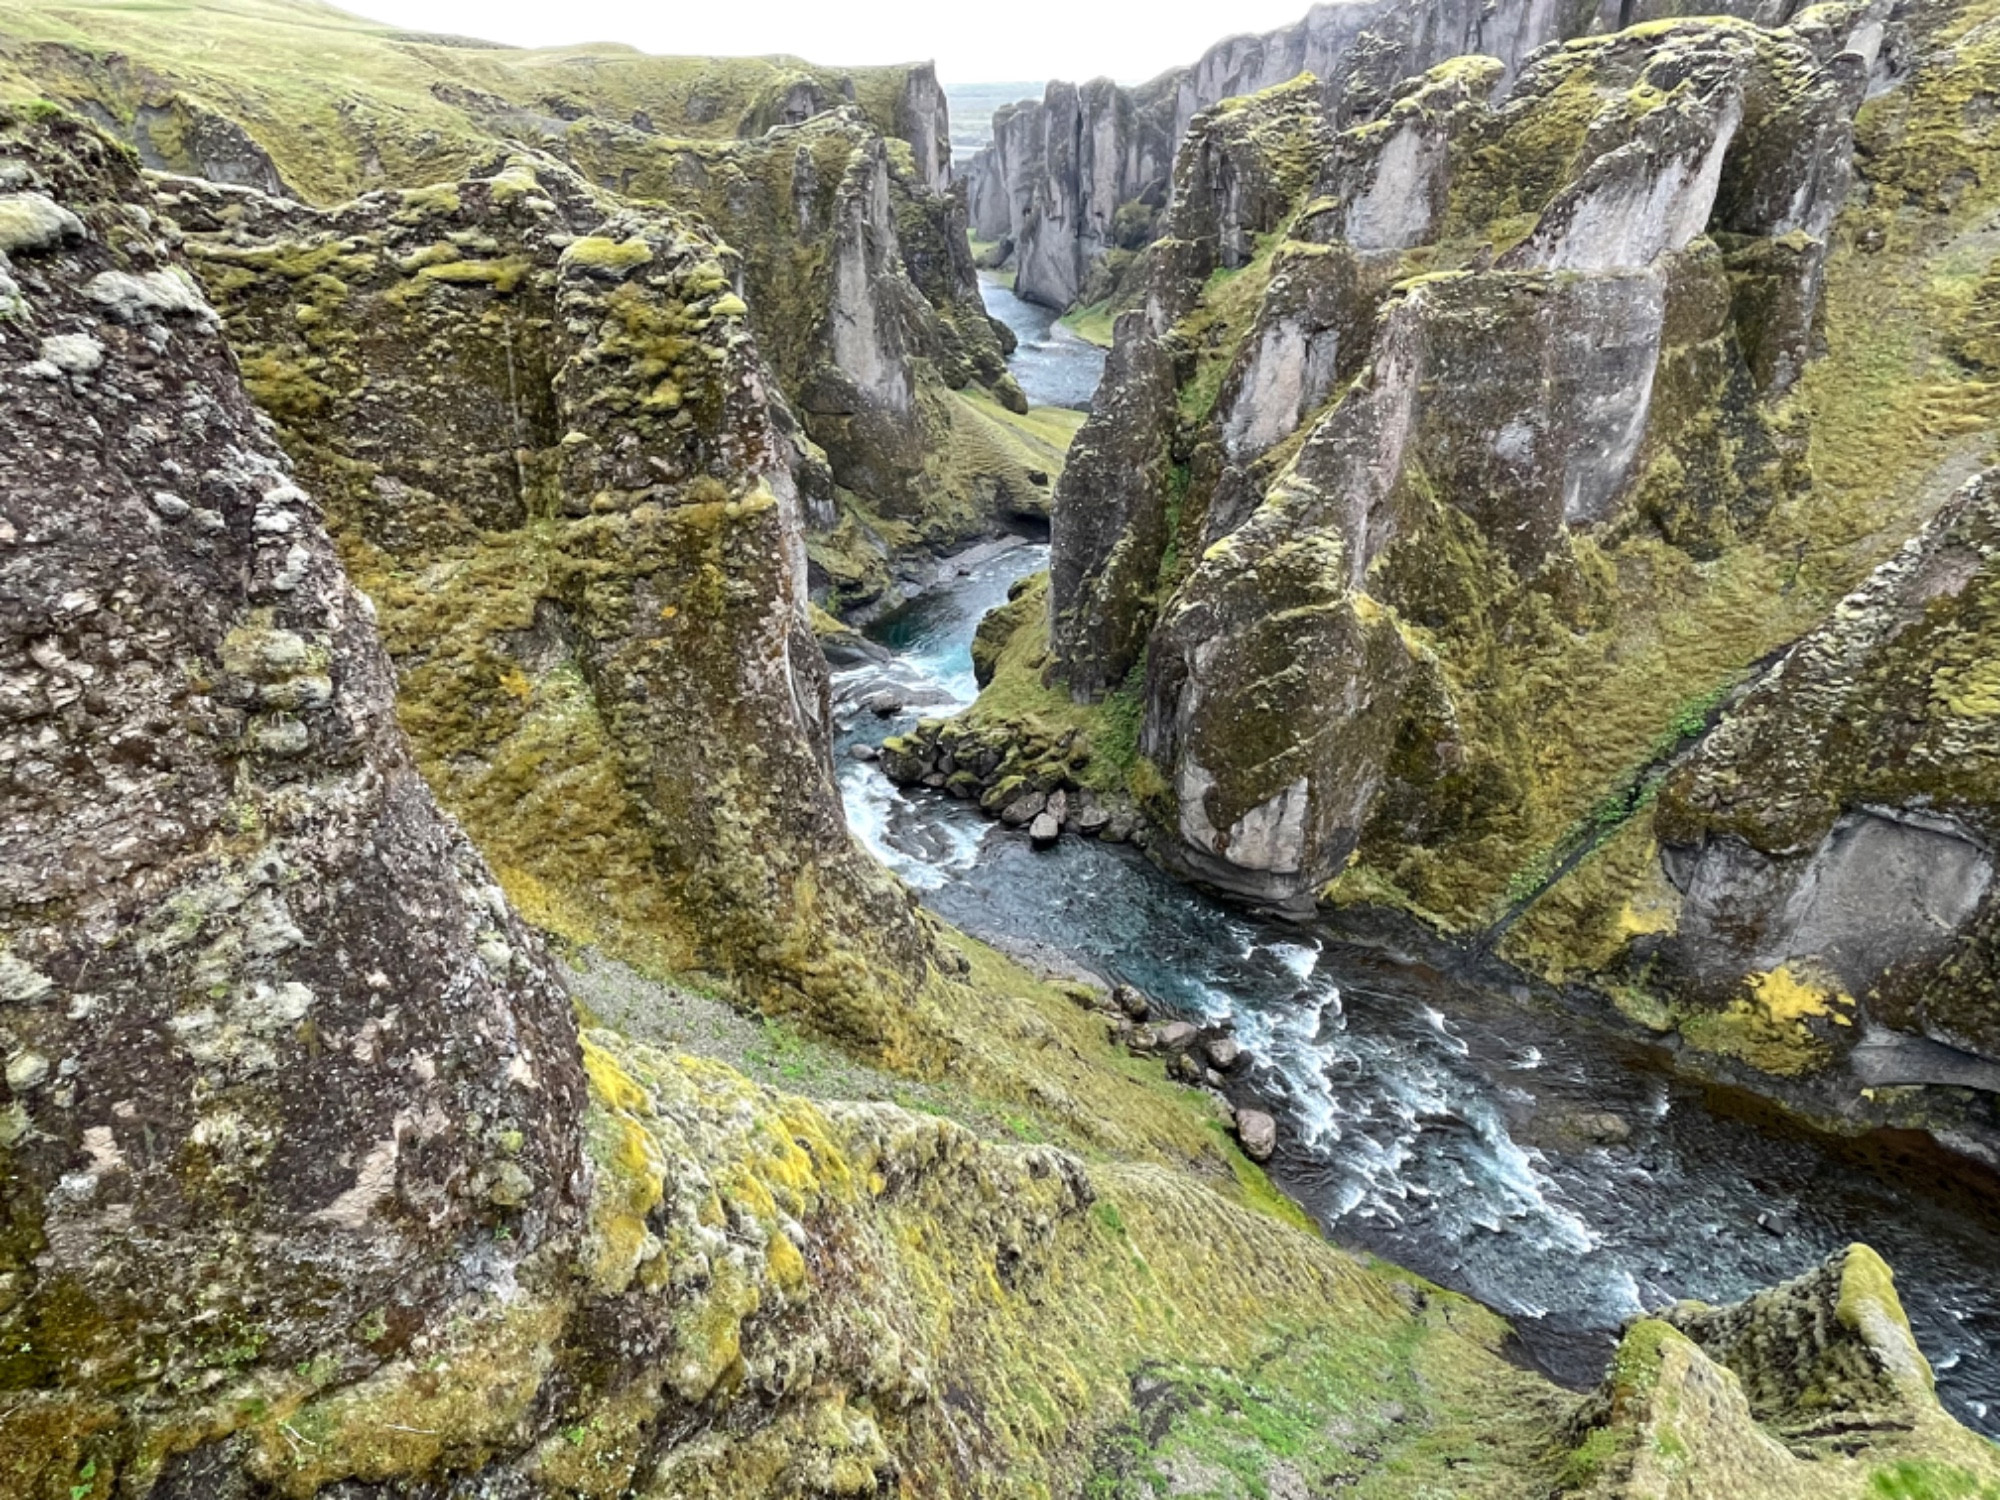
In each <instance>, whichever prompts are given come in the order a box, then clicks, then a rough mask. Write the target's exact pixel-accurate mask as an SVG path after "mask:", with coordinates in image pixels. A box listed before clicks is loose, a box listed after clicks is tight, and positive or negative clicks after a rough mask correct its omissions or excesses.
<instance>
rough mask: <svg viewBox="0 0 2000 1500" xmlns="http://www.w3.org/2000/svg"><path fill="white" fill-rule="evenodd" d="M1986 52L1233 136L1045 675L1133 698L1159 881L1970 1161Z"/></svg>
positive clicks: (1912, 50) (1692, 24) (1569, 55)
mask: <svg viewBox="0 0 2000 1500" xmlns="http://www.w3.org/2000/svg"><path fill="white" fill-rule="evenodd" d="M1992 24H1993V23H1992V21H1991V19H1990V15H1989V12H1988V10H1987V9H1986V8H1984V7H1982V6H1981V5H1979V4H1969V5H1924V6H1893V7H1892V6H1888V5H1877V4H1866V5H1852V6H1845V7H1831V8H1820V9H1817V10H1815V11H1813V12H1811V13H1810V14H1809V15H1808V16H1804V17H1801V18H1799V19H1798V22H1797V24H1795V25H1792V26H1789V27H1783V28H1765V27H1760V26H1757V25H1754V24H1750V23H1746V22H1742V21H1733V20H1728V19H1720V20H1700V21H1693V20H1691V21H1684V22H1662V23H1655V24H1649V25H1644V26H1637V27H1634V28H1631V29H1629V30H1627V31H1624V32H1621V33H1616V34H1613V35H1608V36H1604V37H1590V38H1584V39H1579V40H1575V41H1571V42H1569V43H1567V44H1565V45H1563V46H1562V47H1560V48H1557V49H1553V50H1550V51H1546V52H1544V53H1542V54H1541V55H1540V56H1539V57H1537V58H1535V59H1533V60H1531V61H1530V62H1529V63H1528V64H1527V65H1526V66H1525V67H1524V68H1522V69H1521V70H1520V71H1519V72H1518V75H1515V76H1512V77H1511V78H1510V72H1511V69H1510V66H1509V63H1508V61H1507V60H1506V59H1504V58H1488V59H1479V58H1466V59H1458V60H1455V61H1453V62H1450V63H1446V64H1443V65H1441V66H1439V67H1437V68H1435V69H1433V70H1432V71H1430V72H1429V73H1428V74H1426V75H1424V76H1423V77H1422V78H1420V79H1414V80H1411V81H1410V82H1408V83H1406V84H1405V85H1404V86H1403V87H1402V88H1401V89H1400V90H1399V91H1398V93H1397V96H1396V97H1395V99H1394V100H1392V101H1391V102H1390V103H1389V104H1388V105H1387V106H1386V107H1384V108H1382V109H1380V110H1378V111H1377V112H1376V113H1375V116H1374V118H1372V119H1370V120H1369V121H1368V122H1367V123H1365V124H1361V125H1352V126H1348V127H1346V128H1344V129H1343V128H1342V124H1341V118H1340V113H1339V111H1338V109H1337V108H1336V109H1330V108H1329V107H1328V105H1327V103H1326V101H1325V98H1324V95H1323V92H1322V91H1321V89H1320V88H1319V86H1318V85H1317V84H1316V83H1315V82H1314V81H1312V80H1309V79H1300V80H1297V81H1295V82H1293V83H1291V84H1287V85H1284V86H1282V87H1279V88H1277V89H1273V90H1268V91H1266V92H1264V93H1262V94H1258V95H1254V96H1251V97H1249V98H1247V99H1243V100H1235V101H1229V102H1227V103H1225V104H1223V105H1221V106H1219V107H1217V108H1216V109H1213V110H1211V111H1209V112H1208V113H1206V114H1204V115H1202V116H1201V117H1200V118H1199V119H1198V120H1197V122H1196V124H1195V125H1194V127H1193V129H1192V131H1191V132H1190V135H1189V138H1188V141H1187V143H1186V144H1185V146H1184V147H1183V149H1182V151H1181V153H1180V158H1179V161H1178V163H1177V166H1176V176H1175V186H1174V193H1173V201H1172V207H1171V209H1170V211H1169V213H1168V215H1167V218H1166V221H1165V226H1164V232H1163V235H1162V237H1161V239H1160V240H1159V241H1158V242H1157V243H1156V244H1155V245H1154V246H1153V247H1152V249H1151V250H1150V251H1149V253H1148V256H1147V259H1146V262H1145V267H1144V277H1143V282H1142V287H1143V297H1142V298H1141V299H1140V300H1141V305H1139V306H1137V307H1136V308H1135V309H1134V310H1132V311H1129V312H1127V313H1125V314H1123V315H1122V316H1121V318H1120V319H1119V323H1118V336H1117V342H1116V346H1115V347H1114V349H1113V352H1112V356H1111V361H1110V364H1109V366H1108V373H1107V378H1106V383H1105V388H1104V392H1103V395H1102V398H1101V399H1100V402H1099V404H1098V411H1097V413H1096V414H1095V415H1094V416H1093V418H1092V419H1091V421H1090V422H1089V423H1087V424H1086V426H1085V427H1084V429H1083V431H1082V433H1081V434H1080V435H1079V438H1078V442H1077V445H1076V448H1075V450H1074V452H1073V454H1072V457H1071V462H1070V466H1069V469H1068V471H1067V473H1066V475H1065V478H1064V481H1063V483H1062V485H1061V486H1060V487H1059V489H1058V494H1057V501H1056V511H1055V542H1054V551H1053V556H1052V559H1051V570H1050V582H1049V588H1048V596H1047V597H1048V606H1047V619H1046V631H1047V650H1046V655H1045V656H1044V657H1042V658H1040V659H1038V660H1037V662H1036V664H1035V666H1034V668H1033V669H1032V670H1035V671H1038V672H1041V673H1043V674H1045V675H1046V677H1047V679H1048V680H1049V681H1050V682H1051V683H1053V684H1055V685H1057V686H1058V687H1060V688H1062V689H1064V690H1066V691H1067V692H1068V693H1070V694H1071V695H1072V697H1074V698H1075V699H1076V700H1077V701H1078V702H1079V703H1080V704H1083V705H1091V704H1104V705H1107V708H1108V709H1109V710H1115V713H1114V717H1115V716H1116V714H1122V713H1127V712H1129V713H1134V714H1137V715H1138V717H1139V720H1140V725H1141V727H1140V731H1139V735H1138V742H1137V747H1136V749H1137V751H1138V756H1137V758H1136V761H1135V762H1134V765H1133V768H1132V770H1131V772H1130V775H1129V777H1128V786H1129V789H1130V790H1131V792H1132V793H1133V794H1134V795H1135V796H1136V797H1137V799H1138V801H1139V802H1140V804H1141V805H1142V806H1143V807H1144V808H1145V809H1147V810H1148V812H1149V815H1150V818H1151V820H1152V822H1153V825H1154V827H1155V829H1156V830H1157V834H1158V838H1157V840H1156V842H1155V845H1154V849H1155V852H1156V854H1157V855H1158V856H1159V857H1161V858H1162V859H1164V860H1165V861H1166V862H1167V863H1168V864H1169V865H1170V866H1172V867H1175V868H1177V869H1179V870H1181V871H1183V872H1184V873H1186V874H1188V875H1190V876H1192V877H1194V878H1196V879H1199V880H1201V881H1203V882H1206V883H1208V884H1211V885H1213V886H1216V887H1219V888H1221V889H1223V890H1227V891H1230V892H1232V893H1235V894H1238V895H1240V896H1243V897H1246V898H1249V899H1252V900H1256V901H1260V902H1269V903H1273V904H1282V905H1289V906H1292V907H1295V908H1297V909H1300V910H1304V909H1307V908H1311V907H1313V906H1317V907H1318V908H1319V909H1320V910H1321V911H1322V912H1323V913H1326V914H1328V915H1329V916H1330V917H1331V918H1333V919H1335V920H1349V919H1350V917H1349V916H1343V915H1342V914H1355V915H1353V917H1352V919H1354V920H1365V919H1361V918H1360V917H1359V916H1358V914H1359V913H1361V912H1364V911H1370V910H1379V909H1380V908H1382V907H1384V906H1387V907H1393V908H1396V909H1398V910H1400V911H1401V912H1403V913H1405V914H1407V915H1409V916H1411V917H1414V918H1415V919H1417V920H1418V921H1420V922H1422V923H1423V924H1425V925H1427V926H1429V927H1431V928H1432V929H1434V930H1437V931H1441V932H1444V933H1448V934H1453V935H1456V936H1458V937H1460V938H1462V939H1463V940H1465V941H1468V942H1475V943H1477V944H1478V945H1479V946H1480V947H1482V948H1485V949H1492V948H1497V949H1498V951H1499V952H1501V953H1502V954H1504V955H1505V956H1507V957H1508V958H1510V959H1513V960H1514V961H1516V962H1518V963H1521V964H1523V965H1525V966H1526V967H1528V968H1530V969H1532V970H1535V971H1536V972H1538V973H1540V974H1541V975H1543V976H1544V977H1546V978H1548V979H1550V980H1552V981H1554V982H1557V983H1564V984H1571V983H1574V984H1588V985H1591V986H1593V987H1595V989H1596V992H1597V993H1598V994H1599V995H1600V997H1603V998H1605V999H1607V1000H1609V1001H1610V1002H1612V1003H1614V1004H1615V1005H1616V1006H1618V1007H1619V1008H1620V1009H1622V1010H1623V1011H1625V1012H1626V1014H1627V1015H1628V1017H1630V1018H1633V1019H1635V1020H1636V1021H1638V1022H1639V1023H1641V1024H1644V1025H1646V1026H1648V1027H1650V1028H1652V1029H1654V1030H1655V1031H1657V1032H1659V1033H1661V1034H1662V1035H1665V1036H1667V1037H1669V1038H1670V1039H1672V1040H1673V1041H1674V1043H1675V1044H1676V1045H1679V1046H1683V1047H1685V1048H1687V1049H1688V1055H1689V1056H1690V1058H1692V1059H1697V1060H1698V1064H1697V1065H1698V1066H1702V1067H1706V1068H1710V1069H1713V1070H1717V1071H1720V1072H1723V1073H1726V1074H1729V1075H1730V1076H1735V1077H1741V1078H1744V1079H1747V1080H1750V1081H1752V1082H1753V1083H1754V1084H1755V1086H1757V1087H1760V1088H1763V1089H1765V1090H1766V1091H1767V1092H1777V1093H1779V1094H1780V1095H1782V1096H1783V1097H1786V1098H1787V1099H1789V1100H1791V1101H1792V1102H1793V1103H1794V1104H1796V1105H1797V1106H1798V1107H1800V1108H1802V1109H1805V1110H1806V1111H1807V1112H1809V1113H1812V1114H1815V1115H1816V1116H1820V1117H1823V1118H1826V1119H1830V1120H1840V1121H1845V1122H1847V1123H1848V1124H1855V1123H1865V1122H1877V1123H1880V1122H1884V1121H1894V1122H1905V1123H1912V1122H1921V1123H1926V1124H1928V1125H1929V1126H1931V1127H1932V1128H1934V1129H1936V1130H1937V1131H1939V1132H1940V1133H1942V1134H1945V1135H1948V1136H1951V1137H1953V1138H1954V1139H1956V1140H1957V1141H1958V1142H1959V1143H1960V1144H1961V1145H1964V1146H1965V1147H1966V1148H1967V1149H1971V1150H1974V1151H1975V1152H1977V1153H1980V1154H1986V1153H1990V1152H1991V1151H1992V1150H1993V1149H1994V1143H1995V1142H1996V1141H2000V1133H1996V1131H1995V1128H1994V1121H1993V1119H1992V1099H1993V1097H1994V1092H1995V1085H1996V1083H2000V1073H1996V1072H1995V1064H1996V1061H2000V1032H1996V1031H1995V1030H1994V1029H1993V1011H1992V1007H1991V1001H1990V998H1989V997H1990V993H1991V988H1992V984H1993V982H1994V980H1993V974H1992V955H1991V931H1990V929H1991V922H1992V912H1991V907H1992V896H1991V881H1992V867H1991V855H1990V847H1991V845H1990V838H1991V835H1990V832H1989V831H1988V830H1989V828H1990V826H1991V817H1992V796H1993V788H1994V786H1995V785H1996V779H1995V776H1994V770H1993V761H1992V746H1991V744H1990V740H1991V733H1990V731H1991V728H1992V720H1991V717H1990V715H1988V714H1987V713H1986V712H1985V709H1984V707H1983V705H1984V704H1985V701H1986V700H1985V698H1984V697H1983V696H1982V691H1981V688H1980V684H1981V683H1982V682H1983V681H1984V678H1983V677H1982V676H1981V671H1980V669H1979V668H1978V667H1977V666H1976V665H1975V663H1976V662H1978V661H1979V660H1981V659H1983V656H1984V654H1985V653H1986V652H1988V651H1989V650H1990V647H1991V644H1992V642H1991V639H1990V628H1989V624H1988V622H1987V620H1986V615H1985V612H1984V611H1985V606H1984V604H1983V603H1982V602H1980V601H1982V600H1983V599H1984V597H1985V577H1986V572H1987V569H1986V567H1985V564H1984V562H1983V558H1984V555H1985V554H1984V551H1983V550H1982V546H1983V544H1982V543H1980V542H1979V541H1978V540H1977V538H1979V537H1980V536H1983V535H1984V534H1985V533H1984V529H1983V528H1985V527H1986V526H1987V525H1989V524H1990V522H1989V515H1988V513H1989V511H1990V508H1991V498H1990V497H1991V492H1992V481H1991V479H1990V478H1988V477H1979V476H1980V470H1981V465H1982V463H1984V462H1986V461H1990V457H1991V451H1990V444H1989V443H1988V441H1987V439H1988V438H1989V437H1990V433H1991V431H1992V427H1993V420H1994V416H1995V412H1994V410H1993V408H1992V404H1991V397H1990V386H1989V385H1988V383H1987V371H1988V370H1989V368H1990V365H1989V364H1988V363H1987V354H1986V352H1983V351H1984V350H1985V344H1984V343H1983V342H1982V340H1983V338H1984V334H1983V332H1982V330H1983V329H1984V328H1985V326H1986V324H1987V322H1988V321H1990V319H1989V317H1988V313H1989V311H1990V310H1989V309H1988V307H1987V303H1988V301H1989V300H1990V297H1989V292H1990V285H1991V282H1992V274H1993V273H1992V256H1991V251H1990V248H1987V247H1986V246H1985V242H1984V241H1983V240H1982V239H1980V238H1979V235H1980V230H1979V225H1980V224H1981V223H1982V222H1983V219H1982V215H1985V214H1987V213H1989V212H1990V208H1991V204H1992V202H1993V194H1994V191H1995V188H1996V182H1997V181H2000V174H1996V172H1995V169H1994V167H1993V165H1992V160H1993V159H1992V154H1991V153H1992V144H1993V143H1992V138H1991V129H1990V126H1989V125H1988V123H1987V122H1986V121H1985V120H1984V118H1983V117H1982V116H1981V115H1980V114H1979V113H1978V111H1977V110H1976V109H1972V108H1970V107H1969V106H1968V104H1967V102H1966V101H1967V100H1968V99H1970V98H1971V97H1972V94H1971V93H1968V92H1967V91H1968V90H1972V91H1974V92H1976V91H1977V89H1978V87H1980V86H1981V85H1980V83H1979V82H1978V80H1980V79H1982V78H1983V77H1985V75H1986V72H1987V70H1989V69H1990V68H1991V67H1992V66H1993V65H1994V64H1993V58H1994V54H1993V53H1992V51H1991V44H1990V36H1991V32H1992ZM1899 549H1900V550H1899ZM1976 559H1981V560H1976ZM1878 570H1879V571H1878ZM989 650H990V651H992V652H993V653H994V654H995V655H996V656H1002V657H1005V656H1006V651H1005V647H1004V643H1002V642H997V641H996V642H992V643H989ZM1023 655H1024V653H1015V654H1014V657H1016V658H1018V657H1021V656H1023ZM1008 659H1014V658H1008ZM1016 670H1017V672H1018V671H1020V670H1026V668H1025V667H1023V666H1022V665H1021V664H1020V663H1019V662H1017V666H1016ZM1121 705H1122V706H1121ZM1093 712H1094V710H1093ZM978 717H979V714H978V711H975V714H974V718H975V720H977V719H978Z"/></svg>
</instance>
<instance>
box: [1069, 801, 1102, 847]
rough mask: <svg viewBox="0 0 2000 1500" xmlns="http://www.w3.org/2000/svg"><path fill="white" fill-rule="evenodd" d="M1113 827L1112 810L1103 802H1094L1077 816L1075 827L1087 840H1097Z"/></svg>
mask: <svg viewBox="0 0 2000 1500" xmlns="http://www.w3.org/2000/svg"><path fill="white" fill-rule="evenodd" d="M1110 825H1111V810H1110V809H1109V808H1107V807H1105V806H1104V805H1103V804H1102V803H1101V802H1092V803H1090V804H1088V805H1087V806H1085V807H1084V808H1083V809H1081V810H1080V811H1079V812H1078V813H1077V815H1076V822H1075V824H1074V827H1075V828H1076V831H1077V832H1078V833H1080V834H1082V835H1083V836H1084V837H1085V838H1096V837H1097V836H1098V835H1099V834H1101V833H1102V832H1104V830H1105V829H1106V828H1108V827H1109V826H1110Z"/></svg>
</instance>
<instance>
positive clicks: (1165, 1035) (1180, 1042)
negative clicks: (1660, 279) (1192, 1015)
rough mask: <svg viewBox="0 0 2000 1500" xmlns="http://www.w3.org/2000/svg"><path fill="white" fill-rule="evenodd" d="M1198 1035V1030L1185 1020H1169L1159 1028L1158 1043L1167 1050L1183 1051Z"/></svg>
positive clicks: (1191, 1044) (1190, 1045)
mask: <svg viewBox="0 0 2000 1500" xmlns="http://www.w3.org/2000/svg"><path fill="white" fill-rule="evenodd" d="M1200 1035H1201V1033H1200V1031H1199V1030H1198V1029H1197V1028H1196V1027H1194V1026H1191V1025H1189V1024H1188V1023H1187V1022H1186V1021H1169V1022H1168V1023H1167V1024H1166V1025H1165V1026H1162V1027H1161V1028H1160V1045H1161V1046H1162V1047H1164V1048H1166V1050H1167V1051H1169V1052H1185V1051H1187V1050H1188V1049H1189V1048H1190V1047H1192V1046H1193V1045H1194V1044H1195V1039H1196V1038H1197V1037H1198V1036H1200Z"/></svg>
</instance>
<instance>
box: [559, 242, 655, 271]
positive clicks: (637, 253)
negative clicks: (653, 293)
mask: <svg viewBox="0 0 2000 1500" xmlns="http://www.w3.org/2000/svg"><path fill="white" fill-rule="evenodd" d="M562 258H563V262H564V263H565V264H566V265H572V266H576V267H578V268H579V269H582V270H587V271H612V272H616V273H618V274H620V275H622V274H624V273H626V272H628V271H633V270H636V269H637V268H638V267H640V266H643V265H648V264H650V263H651V262H652V259H653V247H652V246H651V245H648V244H647V243H646V242H645V241H644V240H643V239H637V238H634V239H629V240H609V239H604V238H602V237H600V236H585V237H584V238H583V239H580V240H575V241H572V242H571V244H570V246H569V248H568V249H566V250H564V251H563V256H562Z"/></svg>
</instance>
